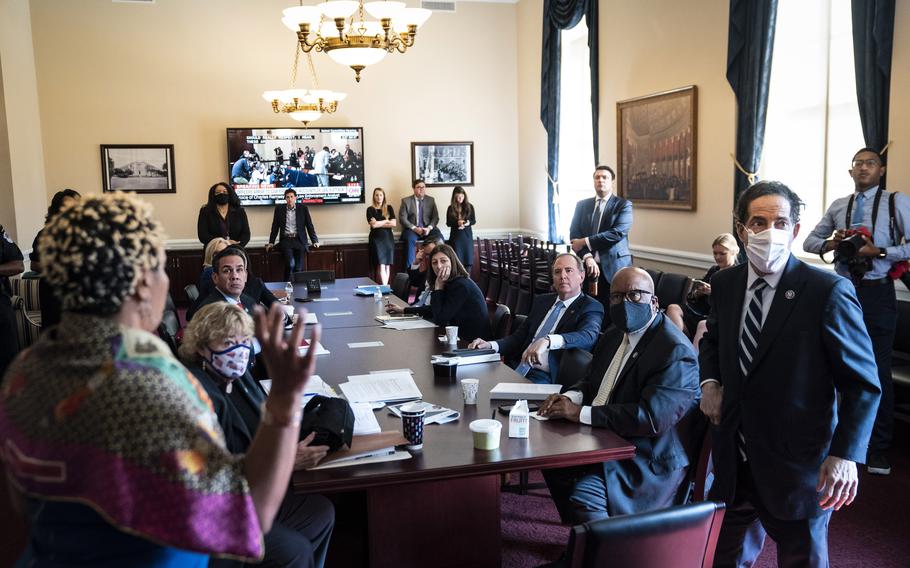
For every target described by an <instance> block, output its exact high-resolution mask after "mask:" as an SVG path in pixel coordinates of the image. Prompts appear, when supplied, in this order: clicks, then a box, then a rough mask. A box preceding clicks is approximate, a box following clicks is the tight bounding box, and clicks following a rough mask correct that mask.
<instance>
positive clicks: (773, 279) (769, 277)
mask: <svg viewBox="0 0 910 568" xmlns="http://www.w3.org/2000/svg"><path fill="white" fill-rule="evenodd" d="M789 263H790V259H789V256H788V257H787V262H785V263H784V267H783V268H781V269H780V270H778V271H777V272H772V273H770V274H765V275H764V276H759V275H758V273H757V272H755V269H754V268H752V263H751V262H750V263H749V276H748V277H747V278H746V290H751V289H752V285H753V284H755V281H756V280H758V279H759V278H763V279H764V281H765V282H766V283H767V284H768V288H771V289H772V290H777V284H778V283H779V282H780V279H781V277H782V276H783V275H784V270H786V269H787V265H788V264H789Z"/></svg>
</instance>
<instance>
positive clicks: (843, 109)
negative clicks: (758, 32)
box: [759, 0, 865, 256]
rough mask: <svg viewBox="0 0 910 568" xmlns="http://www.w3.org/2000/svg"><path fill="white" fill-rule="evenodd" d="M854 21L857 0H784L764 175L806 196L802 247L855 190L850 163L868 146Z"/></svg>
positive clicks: (779, 17)
mask: <svg viewBox="0 0 910 568" xmlns="http://www.w3.org/2000/svg"><path fill="white" fill-rule="evenodd" d="M851 26H852V20H851V14H850V0H782V1H781V2H780V3H779V4H778V8H777V30H776V33H775V38H774V54H773V59H772V64H771V85H770V93H769V96H768V115H767V122H766V123H765V143H764V149H763V151H762V158H761V163H760V165H759V177H760V178H761V179H769V180H779V181H782V182H784V183H786V184H787V185H788V186H789V187H790V188H791V189H793V190H794V191H795V192H796V193H798V194H799V196H800V197H801V198H802V199H803V201H805V202H806V208H805V210H804V211H803V214H802V229H801V231H800V235H799V236H798V237H797V240H796V243H794V245H793V250H794V251H797V252H798V254H805V253H802V242H803V240H804V238H805V236H806V235H807V234H809V232H810V231H811V230H812V228H813V227H814V226H815V224H816V223H817V222H818V220H819V219H821V217H822V215H823V214H824V212H825V210H826V209H827V208H828V206H829V205H830V204H831V202H832V201H834V200H835V199H837V198H838V197H843V196H844V195H849V194H850V193H851V192H852V191H853V180H851V179H850V177H849V176H848V175H847V170H848V169H850V160H851V159H852V158H853V154H854V152H856V151H857V150H858V149H860V148H862V147H863V146H864V145H865V143H864V141H863V131H862V126H861V124H860V120H859V107H858V104H857V101H856V77H855V74H854V70H853V31H852V27H851ZM808 256H814V255H808Z"/></svg>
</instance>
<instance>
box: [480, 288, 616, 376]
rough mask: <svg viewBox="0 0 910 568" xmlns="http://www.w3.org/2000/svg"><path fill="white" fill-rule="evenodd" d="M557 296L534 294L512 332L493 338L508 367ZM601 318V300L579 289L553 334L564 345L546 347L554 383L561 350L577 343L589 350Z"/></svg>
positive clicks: (594, 339)
mask: <svg viewBox="0 0 910 568" xmlns="http://www.w3.org/2000/svg"><path fill="white" fill-rule="evenodd" d="M557 298H558V296H557V295H556V294H544V295H542V296H537V297H536V298H534V303H533V304H532V305H531V312H530V313H529V314H528V317H527V318H526V319H525V321H524V322H522V324H521V325H520V326H519V327H518V329H516V330H515V332H514V333H512V334H511V335H508V336H506V337H503V338H502V339H499V340H497V342H496V343H497V344H498V345H499V352H500V353H501V354H502V355H503V357H505V359H506V362H507V363H508V364H509V365H511V366H512V367H516V366H518V363H519V362H520V360H521V354H522V353H524V351H525V349H527V348H528V346H529V345H531V340H533V339H534V334H535V333H536V332H537V328H538V327H540V324H542V323H543V320H544V318H545V317H546V315H547V312H549V311H550V308H551V307H553V304H554V303H555V302H556V299H557ZM603 319H604V308H603V304H601V303H600V302H598V301H597V300H595V299H594V298H592V297H591V296H588V295H586V294H584V293H582V295H581V296H579V297H578V298H577V299H576V300H575V301H574V302H572V305H571V306H569V307H568V309H567V310H566V313H564V314H563V315H562V318H560V320H559V323H558V324H556V329H554V330H553V334H556V335H561V336H562V338H563V340H564V341H565V345H564V346H563V348H562V349H560V350H552V349H551V350H550V351H549V357H548V358H549V362H548V363H549V366H550V379H551V382H553V383H555V382H557V381H556V373H557V372H558V371H559V362H560V360H561V359H562V352H563V351H564V350H565V349H572V348H573V347H578V348H579V349H584V350H585V351H590V350H591V349H593V348H594V345H595V344H596V343H597V339H598V337H599V335H600V326H601V323H602V322H603Z"/></svg>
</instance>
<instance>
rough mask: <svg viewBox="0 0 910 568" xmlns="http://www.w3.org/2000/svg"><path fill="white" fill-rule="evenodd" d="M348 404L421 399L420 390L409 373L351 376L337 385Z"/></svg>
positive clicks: (394, 372)
mask: <svg viewBox="0 0 910 568" xmlns="http://www.w3.org/2000/svg"><path fill="white" fill-rule="evenodd" d="M338 386H339V388H341V392H342V393H344V396H345V398H347V399H348V402H350V403H351V404H354V403H355V402H394V401H402V400H413V399H417V398H421V394H420V389H418V388H417V385H416V384H415V383H414V379H413V378H411V375H410V373H408V372H405V371H393V372H391V373H373V374H369V375H351V376H349V377H348V382H346V383H342V384H341V385H338Z"/></svg>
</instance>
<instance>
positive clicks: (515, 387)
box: [490, 382, 562, 400]
mask: <svg viewBox="0 0 910 568" xmlns="http://www.w3.org/2000/svg"><path fill="white" fill-rule="evenodd" d="M561 388H562V385H539V384H535V383H530V382H529V383H499V384H497V385H496V386H495V387H493V390H491V391H490V398H491V399H506V400H519V399H524V400H544V399H545V398H547V397H548V396H550V395H551V394H559V390H560V389H561Z"/></svg>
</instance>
